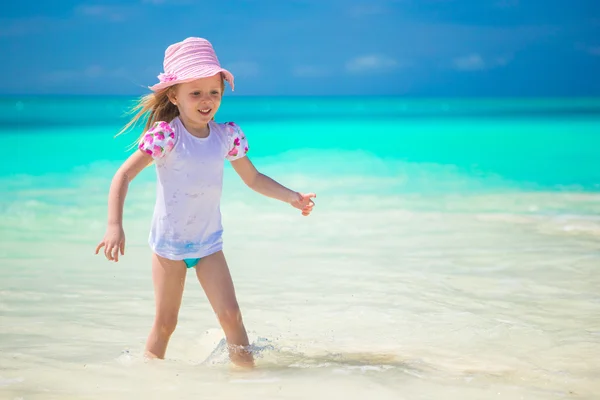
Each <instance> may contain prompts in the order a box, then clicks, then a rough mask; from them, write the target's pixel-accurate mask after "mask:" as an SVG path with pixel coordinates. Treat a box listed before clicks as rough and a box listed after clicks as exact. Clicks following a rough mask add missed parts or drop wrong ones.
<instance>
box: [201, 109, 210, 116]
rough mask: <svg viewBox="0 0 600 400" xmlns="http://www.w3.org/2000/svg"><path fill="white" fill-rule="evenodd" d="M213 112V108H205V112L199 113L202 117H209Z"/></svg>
mask: <svg viewBox="0 0 600 400" xmlns="http://www.w3.org/2000/svg"><path fill="white" fill-rule="evenodd" d="M211 111H212V108H205V109H203V110H198V112H199V113H200V114H202V115H208V114H210V112H211Z"/></svg>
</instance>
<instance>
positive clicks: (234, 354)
mask: <svg viewBox="0 0 600 400" xmlns="http://www.w3.org/2000/svg"><path fill="white" fill-rule="evenodd" d="M196 275H197V276H198V280H199V281H200V284H201V285H202V288H203V289H204V292H205V293H206V297H207V298H208V301H209V302H210V305H211V306H212V308H213V310H214V312H215V314H216V315H217V318H218V320H219V323H220V324H221V327H222V328H223V331H224V333H225V338H226V339H227V343H228V344H229V356H230V358H231V361H232V362H233V363H234V364H236V365H238V366H242V367H252V366H253V365H254V361H253V358H252V353H250V352H249V351H248V349H247V346H248V344H249V343H248V335H247V334H246V328H245V327H244V323H243V322H242V314H241V312H240V307H239V305H238V302H237V300H236V297H235V289H234V287H233V282H232V280H231V274H230V273H229V267H228V266H227V261H226V260H225V255H224V254H223V252H222V251H218V252H216V253H214V254H211V255H210V256H207V257H204V258H202V259H201V260H200V261H199V262H198V265H197V266H196Z"/></svg>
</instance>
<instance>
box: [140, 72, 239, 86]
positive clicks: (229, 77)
mask: <svg viewBox="0 0 600 400" xmlns="http://www.w3.org/2000/svg"><path fill="white" fill-rule="evenodd" d="M218 73H222V74H223V77H224V78H225V80H226V81H227V82H228V83H229V86H231V91H233V90H234V85H233V75H232V74H231V72H229V71H227V70H226V69H224V68H219V67H216V68H214V69H211V70H210V71H207V72H205V73H203V74H198V75H194V76H191V77H188V78H183V79H175V80H172V81H169V82H159V83H157V84H156V85H154V86H148V88H149V89H150V90H152V91H153V92H158V91H159V90H163V89H166V88H168V87H169V86H173V85H177V84H178V83H186V82H191V81H195V80H196V79H200V78H208V77H211V76H215V75H216V74H218Z"/></svg>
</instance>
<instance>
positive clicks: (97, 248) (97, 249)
mask: <svg viewBox="0 0 600 400" xmlns="http://www.w3.org/2000/svg"><path fill="white" fill-rule="evenodd" d="M103 247H104V242H100V243H98V246H97V247H96V254H98V252H99V251H100V249H101V248H103Z"/></svg>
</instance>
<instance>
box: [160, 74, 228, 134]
mask: <svg viewBox="0 0 600 400" xmlns="http://www.w3.org/2000/svg"><path fill="white" fill-rule="evenodd" d="M221 96H223V81H222V78H221V74H217V75H214V76H210V77H208V78H200V79H197V80H195V81H191V82H186V83H182V84H179V85H177V87H176V88H175V91H174V93H172V94H171V95H170V96H169V99H170V100H171V102H172V103H173V104H175V105H176V106H177V108H178V109H179V114H180V115H181V119H182V122H183V123H184V125H185V126H186V128H188V129H200V130H203V129H205V127H206V125H207V124H208V122H209V121H210V120H211V119H212V118H213V117H214V115H215V114H216V113H217V110H218V109H219V106H220V105H221Z"/></svg>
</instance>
